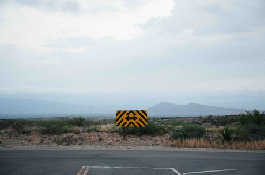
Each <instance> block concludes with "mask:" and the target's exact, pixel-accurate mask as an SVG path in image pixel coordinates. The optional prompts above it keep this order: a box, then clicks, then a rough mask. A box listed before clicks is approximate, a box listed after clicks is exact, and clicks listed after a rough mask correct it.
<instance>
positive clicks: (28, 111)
mask: <svg viewBox="0 0 265 175" xmlns="http://www.w3.org/2000/svg"><path fill="white" fill-rule="evenodd" d="M131 109H140V108H139V107H137V106H117V105H116V106H115V105H109V106H89V105H73V104H67V103H61V102H54V101H45V100H33V99H0V117H2V118H3V117H6V116H9V117H11V118H12V117H22V118H23V117H50V116H66V115H68V116H69V115H82V116H98V115H104V116H112V117H115V115H116V110H131ZM141 110H142V109H141ZM147 111H148V115H149V116H205V115H230V114H240V113H243V112H244V110H243V109H235V108H221V107H214V106H207V105H200V104H197V103H190V104H188V105H175V104H173V103H167V102H163V103H159V104H157V105H154V106H153V107H150V108H148V109H147Z"/></svg>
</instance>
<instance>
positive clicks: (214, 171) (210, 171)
mask: <svg viewBox="0 0 265 175" xmlns="http://www.w3.org/2000/svg"><path fill="white" fill-rule="evenodd" d="M236 170H237V169H223V170H207V171H197V172H187V173H182V174H183V175H187V174H204V173H217V172H224V171H236Z"/></svg>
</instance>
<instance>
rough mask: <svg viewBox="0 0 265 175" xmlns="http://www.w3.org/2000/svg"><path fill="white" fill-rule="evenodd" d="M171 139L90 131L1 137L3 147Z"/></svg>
mask: <svg viewBox="0 0 265 175" xmlns="http://www.w3.org/2000/svg"><path fill="white" fill-rule="evenodd" d="M169 140H170V136H169V135H168V134H165V135H163V136H147V135H143V136H141V138H140V137H139V136H135V135H126V136H125V139H124V136H122V135H120V134H118V133H107V132H90V133H80V134H73V133H65V134H62V135H42V134H32V135H26V134H22V135H20V136H14V135H11V136H10V135H8V134H3V135H2V139H1V142H2V143H1V147H2V148H12V147H23V146H26V147H27V146H33V147H34V146H47V147H49V146H75V145H76V146H103V147H112V146H123V147H139V146H140V147H141V146H154V147H163V146H165V143H166V142H167V141H169Z"/></svg>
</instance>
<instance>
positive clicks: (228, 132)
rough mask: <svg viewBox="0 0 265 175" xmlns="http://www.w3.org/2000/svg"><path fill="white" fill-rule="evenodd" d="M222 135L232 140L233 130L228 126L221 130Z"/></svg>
mask: <svg viewBox="0 0 265 175" xmlns="http://www.w3.org/2000/svg"><path fill="white" fill-rule="evenodd" d="M220 133H221V135H222V136H223V139H224V140H225V141H230V140H232V139H233V138H232V135H233V130H232V129H229V128H228V127H227V126H226V127H224V128H223V129H221V130H220Z"/></svg>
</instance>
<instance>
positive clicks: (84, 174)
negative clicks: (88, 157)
mask: <svg viewBox="0 0 265 175" xmlns="http://www.w3.org/2000/svg"><path fill="white" fill-rule="evenodd" d="M89 168H90V167H87V168H86V171H85V172H84V173H83V175H86V173H87V172H88V170H89Z"/></svg>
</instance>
